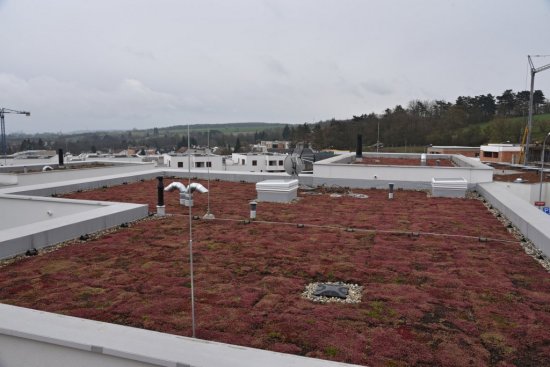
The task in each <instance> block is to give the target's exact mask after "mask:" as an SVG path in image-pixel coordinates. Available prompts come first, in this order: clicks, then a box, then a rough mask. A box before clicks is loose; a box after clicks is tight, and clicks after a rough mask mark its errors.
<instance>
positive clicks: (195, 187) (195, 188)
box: [187, 182, 208, 194]
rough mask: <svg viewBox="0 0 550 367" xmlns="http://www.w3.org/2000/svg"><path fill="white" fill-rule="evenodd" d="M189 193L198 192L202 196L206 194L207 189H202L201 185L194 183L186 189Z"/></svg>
mask: <svg viewBox="0 0 550 367" xmlns="http://www.w3.org/2000/svg"><path fill="white" fill-rule="evenodd" d="M187 189H188V190H189V191H190V192H193V191H198V192H200V193H201V194H204V193H206V192H208V189H207V188H206V187H204V186H203V185H201V184H200V183H196V182H192V183H191V184H190V185H189V187H188V188H187Z"/></svg>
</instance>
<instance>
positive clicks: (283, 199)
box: [256, 179, 298, 203]
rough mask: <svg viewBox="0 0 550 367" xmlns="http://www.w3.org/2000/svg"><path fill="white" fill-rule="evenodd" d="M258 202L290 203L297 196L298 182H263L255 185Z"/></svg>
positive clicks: (293, 180) (294, 180)
mask: <svg viewBox="0 0 550 367" xmlns="http://www.w3.org/2000/svg"><path fill="white" fill-rule="evenodd" d="M256 191H257V192H258V200H259V201H270V202H274V203H290V202H291V201H292V200H294V199H296V197H297V196H298V180H296V179H291V180H265V181H261V182H258V183H257V184H256Z"/></svg>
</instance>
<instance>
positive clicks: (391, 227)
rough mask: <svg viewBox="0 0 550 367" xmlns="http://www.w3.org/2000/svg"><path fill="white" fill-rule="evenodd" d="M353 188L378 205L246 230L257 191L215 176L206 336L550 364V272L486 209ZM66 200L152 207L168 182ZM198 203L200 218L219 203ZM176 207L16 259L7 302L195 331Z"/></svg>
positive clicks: (312, 198)
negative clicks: (331, 297)
mask: <svg viewBox="0 0 550 367" xmlns="http://www.w3.org/2000/svg"><path fill="white" fill-rule="evenodd" d="M167 181H170V180H167ZM167 183H169V182H167ZM202 183H203V184H205V185H206V183H205V182H202ZM355 192H358V193H364V194H367V195H368V196H369V198H368V199H358V198H353V197H350V196H343V197H339V198H331V197H330V196H329V195H328V194H322V195H306V194H304V193H300V200H299V201H297V202H295V203H292V204H276V203H259V204H258V217H257V221H256V222H254V223H251V224H244V223H243V222H242V219H246V218H247V217H248V214H249V207H248V202H249V201H250V200H251V199H254V198H255V197H256V192H255V188H254V185H253V184H237V183H229V182H216V181H213V182H211V211H212V212H213V213H214V214H215V215H216V217H217V218H218V219H216V220H213V221H206V220H195V221H194V222H193V239H194V260H195V277H196V278H195V292H196V294H195V299H196V316H197V336H198V337H199V338H203V339H208V340H215V341H220V342H227V343H233V344H239V345H245V346H251V347H257V348H263V349H269V350H274V351H280V352H286V353H294V354H300V355H306V356H311V357H318V358H324V359H332V360H337V361H343V362H352V363H358V364H368V365H371V366H435V365H437V366H487V365H492V366H513V365H516V366H543V365H548V361H549V360H550V275H549V274H548V273H547V272H546V271H545V270H544V269H543V268H542V267H541V266H540V265H539V264H538V263H536V262H535V261H534V260H533V259H532V258H530V257H529V256H527V255H526V254H525V253H524V252H523V250H522V248H521V247H520V246H519V244H518V243H517V242H514V238H513V237H512V236H511V235H510V234H509V233H508V231H507V229H506V228H504V227H503V226H502V224H501V223H500V222H499V221H498V220H497V219H496V218H495V217H494V216H493V215H492V214H491V213H490V212H489V211H488V210H487V209H486V208H485V207H484V206H483V205H482V203H481V202H479V201H477V200H469V199H447V198H429V197H427V196H426V193H424V192H413V191H397V192H396V193H395V199H394V200H392V201H389V200H387V193H386V192H384V191H382V190H355ZM68 196H69V197H72V198H80V199H93V200H113V201H128V202H137V203H148V204H149V205H150V209H151V210H152V211H153V210H154V206H155V201H156V181H147V182H143V183H136V184H129V185H126V186H120V187H113V188H107V189H101V190H96V191H90V192H82V193H78V194H72V195H68ZM194 199H195V207H194V208H193V214H196V215H201V216H202V215H203V214H204V213H205V212H206V201H207V196H206V195H200V194H195V195H194ZM166 205H167V213H170V214H174V215H171V216H167V217H165V218H162V219H153V220H144V221H141V222H138V223H135V224H133V225H131V226H130V227H129V228H121V229H119V230H117V231H114V232H112V233H107V234H104V235H103V236H101V237H99V238H97V239H93V240H90V241H87V242H83V243H75V244H72V245H69V246H66V247H63V248H60V249H59V250H57V251H54V252H50V253H45V254H41V255H39V256H37V257H33V258H26V259H23V260H21V261H18V262H16V263H13V264H10V265H6V266H5V267H3V268H2V271H1V272H0V301H2V302H5V303H10V304H15V305H19V306H24V307H30V308H36V309H41V310H46V311H52V312H57V313H63V314H67V315H73V316H79V317H85V318H90V319H95V320H101V321H107V322H114V323H120V324H124V325H130V326H135V327H141V328H147V329H151V330H158V331H163V332H168V333H174V334H180V335H187V336H189V335H190V333H191V319H190V283H189V273H188V272H189V265H188V242H187V241H188V225H187V223H188V217H187V216H186V214H187V210H188V209H187V208H184V207H180V206H179V203H178V194H177V193H166ZM275 222H279V223H275ZM281 222H284V223H281ZM285 223H287V224H285ZM296 223H305V224H306V226H305V228H298V227H297V226H296ZM307 224H311V225H318V226H323V227H312V226H307ZM325 226H332V227H333V228H327V227H325ZM334 227H341V228H354V231H351V230H350V231H345V230H341V229H337V228H334ZM361 229H363V230H365V231H362V230H361ZM366 230H374V231H366ZM384 231H388V232H384ZM411 232H433V233H438V234H445V235H468V236H475V237H473V238H469V237H459V236H439V235H425V234H420V235H418V236H417V235H416V234H414V235H413V234H412V233H411ZM478 236H481V237H489V238H493V239H501V240H504V241H498V240H489V241H488V242H479V241H478V240H477V238H476V237H478ZM315 281H343V282H347V283H357V284H360V285H362V286H363V287H364V291H363V296H362V302H361V303H360V304H340V303H331V304H318V303H313V302H310V301H308V300H305V299H303V298H301V296H300V294H301V292H302V291H303V290H304V287H305V286H306V285H307V284H308V283H310V282H315Z"/></svg>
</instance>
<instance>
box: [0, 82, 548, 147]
mask: <svg viewBox="0 0 550 367" xmlns="http://www.w3.org/2000/svg"><path fill="white" fill-rule="evenodd" d="M533 102H534V103H533V105H534V114H535V116H534V119H533V120H534V122H533V131H532V134H533V135H532V136H533V138H532V141H537V140H541V139H542V138H543V137H544V136H545V135H546V134H547V133H548V132H549V131H550V101H548V100H547V99H546V98H545V96H544V94H543V92H542V91H541V90H537V91H535V93H534V99H533ZM528 105H529V91H519V92H514V91H513V90H511V89H508V90H506V91H504V92H503V93H502V94H501V95H499V96H493V95H491V94H486V95H479V96H473V97H472V96H460V97H458V98H457V99H456V101H455V102H454V103H451V102H447V101H444V100H434V101H420V100H414V101H411V102H409V104H408V105H407V106H405V107H403V106H401V105H397V106H395V107H393V108H388V109H386V110H385V111H384V113H382V114H375V113H368V114H363V115H359V116H352V117H351V118H349V119H340V120H338V119H330V120H324V121H319V122H315V123H307V122H305V123H301V124H286V125H285V124H281V123H260V122H255V123H231V124H211V125H205V124H202V125H191V131H190V136H191V138H190V140H191V145H202V146H206V145H207V144H209V145H210V146H217V147H220V148H222V152H223V153H230V152H231V151H234V150H243V151H244V150H246V147H247V146H248V145H249V144H253V143H257V142H258V141H260V140H281V139H282V140H290V141H292V142H295V143H296V142H309V143H311V144H312V146H313V148H315V149H327V148H329V149H330V148H332V149H352V150H353V149H354V147H355V142H356V137H357V134H361V135H362V136H363V143H364V145H365V146H375V145H376V144H377V142H381V143H382V144H384V146H385V147H386V149H387V148H391V147H407V146H417V147H418V146H427V145H430V144H432V145H466V146H478V145H481V144H486V143H502V142H511V143H519V142H520V141H521V136H522V134H523V131H524V129H525V126H526V123H527V113H528ZM7 140H8V154H11V153H13V152H17V151H22V150H29V149H58V148H62V149H64V150H65V151H70V152H71V153H73V154H78V153H81V152H90V151H91V152H96V151H102V152H116V151H119V150H122V149H126V148H128V147H139V148H154V149H156V150H157V151H159V152H170V151H174V150H177V149H179V148H181V147H186V146H187V141H188V139H187V126H183V125H178V126H172V127H161V128H159V127H154V128H151V129H142V130H138V129H132V130H127V131H96V132H80V133H73V134H61V133H58V134H51V133H49V134H35V135H27V134H11V135H8V139H7Z"/></svg>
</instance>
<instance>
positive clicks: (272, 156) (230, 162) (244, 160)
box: [225, 153, 287, 172]
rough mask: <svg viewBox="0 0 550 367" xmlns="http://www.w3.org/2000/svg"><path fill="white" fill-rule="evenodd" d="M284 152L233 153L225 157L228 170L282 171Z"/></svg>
mask: <svg viewBox="0 0 550 367" xmlns="http://www.w3.org/2000/svg"><path fill="white" fill-rule="evenodd" d="M286 156H287V155H286V154H279V153H233V154H232V155H231V159H226V161H225V166H226V169H227V170H228V171H248V172H284V171H285V169H284V161H285V158H286Z"/></svg>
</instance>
